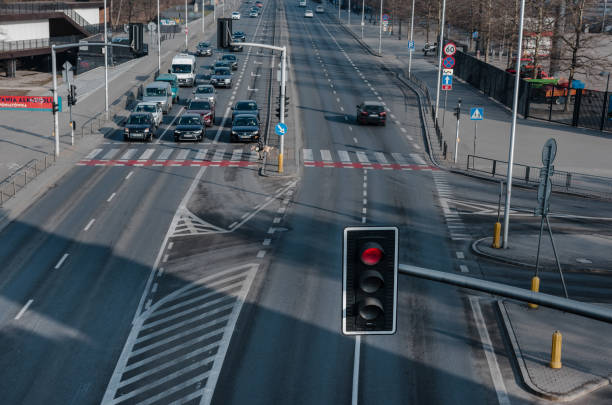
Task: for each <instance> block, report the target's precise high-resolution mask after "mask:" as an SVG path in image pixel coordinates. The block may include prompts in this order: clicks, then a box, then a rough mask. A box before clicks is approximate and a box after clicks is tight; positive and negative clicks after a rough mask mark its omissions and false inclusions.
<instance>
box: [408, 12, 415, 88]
mask: <svg viewBox="0 0 612 405" xmlns="http://www.w3.org/2000/svg"><path fill="white" fill-rule="evenodd" d="M413 33H414V0H412V16H411V17H410V43H411V44H413V45H414V43H413V42H412V41H413V39H412V34H413ZM415 48H416V47H415ZM413 52H414V49H408V53H409V55H408V76H410V72H411V71H412V53H413Z"/></svg>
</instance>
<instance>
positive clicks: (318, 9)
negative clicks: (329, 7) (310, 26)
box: [315, 6, 325, 13]
mask: <svg viewBox="0 0 612 405" xmlns="http://www.w3.org/2000/svg"><path fill="white" fill-rule="evenodd" d="M315 11H316V12H317V13H324V12H325V9H324V8H323V6H317V7H315Z"/></svg>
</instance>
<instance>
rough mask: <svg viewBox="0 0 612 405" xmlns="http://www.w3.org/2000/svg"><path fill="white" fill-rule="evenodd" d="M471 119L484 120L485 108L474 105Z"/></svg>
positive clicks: (471, 109)
mask: <svg viewBox="0 0 612 405" xmlns="http://www.w3.org/2000/svg"><path fill="white" fill-rule="evenodd" d="M470 119H471V120H472V121H482V120H484V108H482V107H472V108H470Z"/></svg>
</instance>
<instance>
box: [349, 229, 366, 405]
mask: <svg viewBox="0 0 612 405" xmlns="http://www.w3.org/2000/svg"><path fill="white" fill-rule="evenodd" d="M361 222H363V223H365V218H362V219H361ZM360 357H361V336H360V335H357V336H355V354H354V356H353V390H352V394H351V405H357V403H358V400H359V359H360Z"/></svg>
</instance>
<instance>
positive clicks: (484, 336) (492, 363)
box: [470, 296, 510, 405]
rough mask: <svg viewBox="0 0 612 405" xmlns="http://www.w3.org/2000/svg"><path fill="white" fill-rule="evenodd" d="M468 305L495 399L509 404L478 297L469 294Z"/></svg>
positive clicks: (505, 404)
mask: <svg viewBox="0 0 612 405" xmlns="http://www.w3.org/2000/svg"><path fill="white" fill-rule="evenodd" d="M470 305H471V306H472V313H473V314H474V320H475V321H476V326H477V328H478V334H479V335H480V342H481V343H482V349H483V350H484V352H485V357H486V358H487V363H489V371H490V372H491V378H492V379H493V386H494V387H495V393H496V394H497V401H498V402H499V403H500V405H510V399H509V398H508V393H507V392H506V385H505V384H504V379H503V377H502V374H501V371H500V369H499V364H498V363H497V357H496V356H495V351H494V350H493V344H492V343H491V338H490V337H489V332H488V331H487V326H486V324H485V321H484V318H483V316H482V311H481V309H480V303H479V302H478V298H477V297H473V296H471V297H470Z"/></svg>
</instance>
